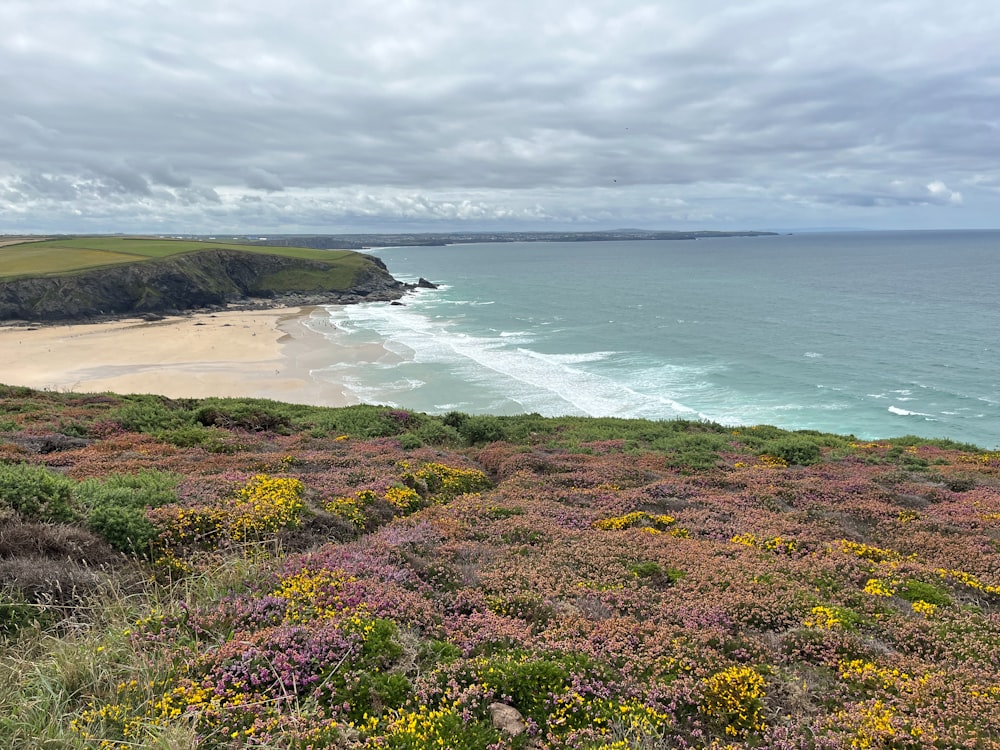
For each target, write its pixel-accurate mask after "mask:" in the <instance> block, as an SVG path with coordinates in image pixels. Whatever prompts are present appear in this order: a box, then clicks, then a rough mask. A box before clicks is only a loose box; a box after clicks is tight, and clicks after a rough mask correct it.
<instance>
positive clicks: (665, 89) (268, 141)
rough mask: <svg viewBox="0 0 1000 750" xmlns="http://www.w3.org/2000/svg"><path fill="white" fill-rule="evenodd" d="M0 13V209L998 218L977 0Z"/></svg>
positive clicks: (261, 5) (10, 4) (129, 214)
mask: <svg viewBox="0 0 1000 750" xmlns="http://www.w3.org/2000/svg"><path fill="white" fill-rule="evenodd" d="M0 26H2V27H3V28H4V29H5V30H7V31H6V33H5V34H4V35H2V36H0V68H2V69H3V70H4V71H5V76H4V77H3V78H2V79H0V97H3V101H4V103H5V113H4V114H2V115H0V175H6V180H5V181H3V182H2V183H0V184H2V185H4V188H3V190H4V192H3V193H2V194H3V195H7V196H10V197H8V198H5V200H8V201H9V202H11V203H12V204H13V203H14V202H17V204H18V206H20V207H21V208H23V212H22V211H20V210H19V212H17V213H15V214H12V215H11V216H10V217H8V216H5V215H2V214H0V231H17V230H18V229H19V228H21V227H23V226H27V225H28V224H26V223H25V222H34V224H33V225H35V226H41V225H42V224H44V221H45V217H48V216H52V217H58V216H65V221H66V222H72V221H73V219H72V217H73V216H74V215H75V214H74V212H81V214H82V215H84V216H85V217H86V221H87V222H88V223H87V226H90V227H92V226H94V222H98V221H106V222H107V226H105V227H103V229H105V230H112V231H113V230H118V229H119V228H122V229H124V228H125V227H124V224H129V226H128V230H129V231H141V229H142V227H141V226H139V225H137V224H136V223H137V222H141V221H144V220H145V221H150V222H154V223H155V225H156V226H157V227H162V226H163V225H164V223H167V224H169V223H171V222H174V223H175V224H176V227H175V228H176V231H184V230H185V229H186V228H188V227H195V226H198V227H202V228H204V229H206V230H207V231H214V230H215V226H214V225H213V222H220V227H219V228H220V229H221V228H222V224H224V225H225V227H226V228H232V229H238V227H237V226H235V225H236V224H238V223H239V222H241V221H248V222H250V224H251V225H252V226H253V227H254V228H255V229H261V230H265V229H267V228H268V227H269V226H271V227H302V228H309V229H310V230H316V231H322V230H323V229H327V230H329V231H335V230H338V229H348V228H352V227H354V226H357V225H359V224H364V225H366V226H369V227H371V228H372V229H378V228H379V225H380V224H379V223H380V222H383V221H384V222H386V223H387V224H392V225H394V226H402V225H403V224H405V223H407V222H409V223H410V225H420V226H425V225H427V226H436V227H437V228H446V227H449V226H454V227H456V228H467V227H469V226H474V225H482V226H487V225H489V226H491V227H492V226H496V225H504V226H510V227H512V228H528V227H535V226H538V227H551V226H557V225H566V226H574V225H579V224H586V225H599V224H602V223H606V224H607V225H608V226H623V225H627V224H628V225H636V224H642V225H646V226H654V227H665V228H670V227H671V226H678V227H680V226H684V227H686V226H690V225H692V224H698V223H702V222H717V223H718V225H720V226H722V225H743V226H752V227H759V226H778V225H782V224H784V225H788V224H789V223H792V224H793V225H794V224H795V223H798V222H799V221H813V220H814V217H815V219H816V220H818V221H819V223H821V224H822V225H824V226H830V225H833V224H836V223H838V222H843V223H845V224H848V225H851V226H859V225H875V226H906V225H907V224H908V222H911V221H913V220H914V216H915V213H914V212H916V211H921V212H923V214H921V217H920V220H921V221H923V222H925V223H926V222H930V223H932V224H937V225H940V226H965V225H968V226H976V225H979V226H982V225H984V224H987V223H995V219H993V218H992V217H993V216H995V214H996V212H995V210H993V209H992V208H991V201H992V199H993V198H995V195H996V192H995V190H996V188H995V186H996V184H997V183H998V182H1000V179H998V178H997V177H996V165H995V163H994V161H995V156H994V155H995V154H996V153H997V148H998V136H1000V132H998V130H1000V128H998V125H997V123H1000V53H998V52H997V51H996V50H995V49H994V47H995V44H994V40H995V38H997V36H998V35H1000V34H998V32H1000V6H997V5H994V4H992V3H986V2H985V0H983V1H979V0H957V1H956V2H954V3H951V4H950V5H949V6H948V7H942V6H941V5H940V4H939V3H935V2H931V0H910V2H908V3H905V4H902V3H896V2H887V1H882V0H878V1H876V2H862V0H842V2H840V3H837V4H835V5H830V4H829V3H820V2H819V0H759V1H757V2H753V3H739V4H737V3H732V2H729V1H728V0H699V1H698V2H695V0H676V1H675V2H671V3H648V2H641V1H640V0H614V1H612V0H594V1H593V2H588V3H586V4H583V5H581V4H579V3H574V2H569V0H532V1H531V2H528V0H507V1H506V2H500V0H483V2H481V3H477V4H474V5H471V4H469V5H465V6H456V5H455V4H454V3H452V2H446V0H415V1H414V2H412V3H406V4H399V3H388V2H386V1H383V0H359V1H358V2H352V3H346V4H339V5H337V4H333V5H331V4H329V3H326V2H321V1H320V0H289V2H288V3H286V4H284V5H280V6H279V5H278V4H275V3H271V2H268V3H265V2H263V0H244V2H243V3H241V4H240V5H239V6H234V5H232V4H230V3H227V2H222V0H199V1H198V2H195V0H176V2H171V3H169V4H166V3H146V4H144V5H143V6H142V12H141V13H139V12H136V9H135V7H134V6H130V5H128V4H113V3H105V2H99V1H98V0H46V2H44V3H42V2H36V1H35V0H5V2H4V3H2V4H0ZM938 185H940V187H937V186H938ZM929 186H935V187H929ZM797 217H798V218H797ZM81 221H83V219H81ZM348 225H350V226H348Z"/></svg>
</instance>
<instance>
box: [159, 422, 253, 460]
mask: <svg viewBox="0 0 1000 750" xmlns="http://www.w3.org/2000/svg"><path fill="white" fill-rule="evenodd" d="M156 437H157V438H158V439H159V440H162V441H163V442H164V443H170V444H171V445H176V446H177V447H178V448H194V447H198V448H201V449H203V450H205V451H208V452H209V453H225V454H233V453H236V452H237V451H239V450H240V448H241V447H242V446H241V444H240V443H239V441H238V440H236V439H235V438H234V437H233V435H232V433H230V432H229V431H227V430H223V429H220V428H218V427H202V426H198V425H190V426H186V427H178V428H176V429H173V430H164V431H162V432H158V433H156Z"/></svg>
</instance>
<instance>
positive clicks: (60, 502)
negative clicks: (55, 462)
mask: <svg viewBox="0 0 1000 750" xmlns="http://www.w3.org/2000/svg"><path fill="white" fill-rule="evenodd" d="M72 490H73V482H72V481H71V480H69V479H67V478H66V477H64V476H62V475H61V474H56V473H55V472H53V471H50V470H49V469H46V468H45V467H43V466H35V465H32V464H0V509H2V506H8V507H9V508H11V509H12V510H13V511H14V512H15V513H17V515H18V517H19V518H20V519H21V520H22V521H63V522H68V521H72V520H74V519H75V518H76V517H77V514H76V513H75V512H74V510H73V506H72Z"/></svg>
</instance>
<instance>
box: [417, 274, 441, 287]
mask: <svg viewBox="0 0 1000 750" xmlns="http://www.w3.org/2000/svg"><path fill="white" fill-rule="evenodd" d="M437 288H438V285H437V284H435V283H434V282H432V281H428V280H427V279H425V278H424V277H423V276H421V277H420V278H419V279H418V280H417V289H437Z"/></svg>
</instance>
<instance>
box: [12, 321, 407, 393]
mask: <svg viewBox="0 0 1000 750" xmlns="http://www.w3.org/2000/svg"><path fill="white" fill-rule="evenodd" d="M314 310H315V308H285V309H274V310H251V311H246V310H240V311H225V312H218V313H211V314H209V313H206V314H198V315H190V316H183V317H172V318H167V319H164V320H161V321H152V322H150V321H143V320H138V319H133V320H122V321H115V322H109V323H93V324H82V325H60V326H40V327H37V328H27V327H0V353H2V356H0V383H3V384H6V385H23V386H29V387H31V388H37V389H47V390H52V391H72V392H78V393H101V392H107V391H111V392H115V393H157V394H162V395H164V396H168V397H170V398H203V397H206V396H232V397H236V396H252V397H257V398H270V399H275V400H279V401H288V402H292V403H302V404H313V405H318V406H345V405H348V404H352V403H357V399H356V398H354V397H353V396H352V395H351V394H350V392H349V391H346V390H345V389H344V388H343V387H342V386H341V385H340V384H338V383H331V382H320V381H317V380H315V379H313V378H311V377H310V374H309V372H310V370H312V369H314V368H316V367H322V366H323V365H326V364H330V361H331V358H333V357H340V358H341V361H343V358H344V357H350V358H358V357H363V358H364V359H365V360H371V361H375V360H377V359H379V358H380V357H382V356H384V355H386V354H388V353H387V352H385V350H384V349H382V348H381V347H379V346H377V345H372V346H373V347H374V349H376V350H377V351H367V350H366V348H365V347H357V346H351V347H344V348H343V350H342V351H341V350H340V349H336V348H335V347H334V345H333V344H332V343H331V340H330V338H329V337H327V336H324V335H322V334H319V333H316V332H314V331H311V330H310V329H309V328H307V327H306V326H305V325H303V322H304V321H305V320H306V318H307V317H308V316H309V315H310V314H311V313H312V312H313V311H314ZM331 352H335V353H334V354H331Z"/></svg>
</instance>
